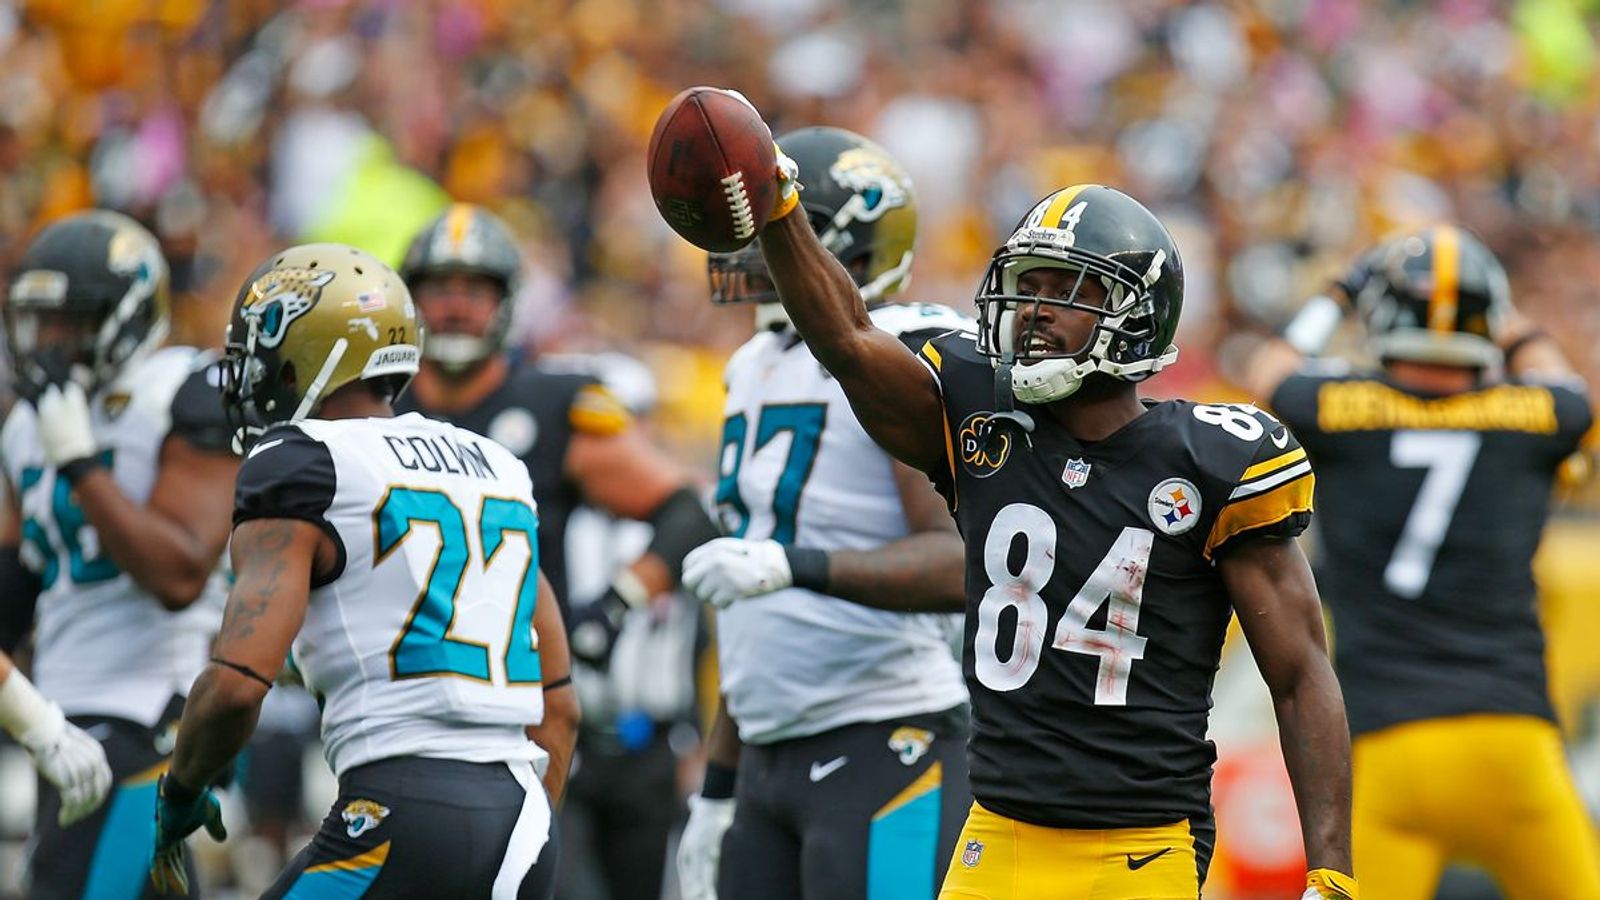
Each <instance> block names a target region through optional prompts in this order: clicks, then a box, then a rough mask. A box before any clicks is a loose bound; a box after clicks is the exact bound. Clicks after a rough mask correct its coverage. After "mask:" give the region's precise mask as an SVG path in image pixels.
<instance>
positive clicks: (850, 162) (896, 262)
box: [707, 127, 917, 329]
mask: <svg viewBox="0 0 1600 900" xmlns="http://www.w3.org/2000/svg"><path fill="white" fill-rule="evenodd" d="M777 141H778V146H780V147H782V148H783V152H784V153H786V154H788V156H789V157H790V158H792V159H793V160H794V161H795V162H796V163H797V164H798V165H799V167H800V179H801V183H802V184H803V186H804V188H803V190H801V192H800V206H801V208H802V209H803V210H805V213H806V218H807V219H809V220H810V222H811V227H812V229H813V230H815V231H816V233H817V236H818V237H819V238H820V239H821V241H822V246H823V247H825V248H827V250H828V252H830V253H832V254H833V255H834V257H835V258H837V259H838V260H839V262H841V263H843V264H844V267H845V268H846V269H848V270H849V271H850V274H851V276H852V277H853V278H854V279H855V282H856V284H857V285H859V286H860V288H861V296H862V297H863V298H864V299H865V300H866V301H867V304H868V305H869V306H870V305H873V304H876V303H879V302H882V301H884V300H887V299H889V298H891V297H893V296H894V295H896V294H898V293H899V292H901V291H903V290H904V289H905V287H906V285H907V284H909V283H910V281H911V261H912V256H913V253H912V245H913V244H915V243H916V238H917V197H916V192H915V191H914V190H913V189H912V186H911V178H910V177H909V176H907V175H906V173H905V170H903V169H901V168H900V164H899V163H897V162H895V161H894V158H893V157H891V156H890V155H889V153H888V151H886V150H884V149H883V148H882V147H880V146H878V145H877V144H875V143H873V142H872V141H869V140H867V139H866V138H864V137H862V136H861V135H859V134H855V133H853V132H850V131H846V130H844V129H843V128H825V127H810V128H799V129H796V130H794V131H790V132H786V133H784V134H782V135H780V136H779V137H778V139H777ZM707 269H708V272H709V274H710V277H711V302H712V303H756V304H759V306H758V307H757V312H756V324H757V327H759V328H763V329H766V328H782V327H785V326H787V325H788V322H789V319H788V316H787V315H785V314H784V312H783V306H782V304H780V303H779V302H778V294H777V291H776V290H775V289H774V288H773V286H772V281H771V279H770V278H769V277H768V275H767V265H766V262H765V261H764V260H763V259H762V257H761V248H760V246H758V245H757V244H754V243H752V244H750V245H748V246H746V247H744V248H743V249H741V250H737V251H735V252H733V253H713V254H711V255H710V258H709V259H708V260H707Z"/></svg>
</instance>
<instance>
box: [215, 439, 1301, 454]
mask: <svg viewBox="0 0 1600 900" xmlns="http://www.w3.org/2000/svg"><path fill="white" fill-rule="evenodd" d="M281 443H283V438H278V439H277V440H275V441H267V442H266V443H265V444H257V445H255V446H254V447H251V448H250V455H249V456H247V457H245V458H246V459H255V457H256V454H258V453H261V452H262V451H264V450H271V449H272V448H273V447H276V446H278V445H279V444H281ZM1278 446H1280V447H1282V446H1283V445H1282V444H1279V445H1278Z"/></svg>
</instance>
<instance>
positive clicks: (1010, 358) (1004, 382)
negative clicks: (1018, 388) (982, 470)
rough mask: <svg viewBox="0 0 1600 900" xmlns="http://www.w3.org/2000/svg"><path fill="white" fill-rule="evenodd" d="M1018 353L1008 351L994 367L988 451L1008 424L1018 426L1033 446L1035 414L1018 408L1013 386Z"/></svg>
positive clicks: (987, 436) (1030, 446)
mask: <svg viewBox="0 0 1600 900" xmlns="http://www.w3.org/2000/svg"><path fill="white" fill-rule="evenodd" d="M1016 358H1017V354H1016V353H1015V352H1014V351H1010V350H1008V351H1006V352H1004V353H1003V354H1001V356H1000V364H999V365H997V366H995V367H994V415H992V416H990V417H989V433H988V434H987V435H985V436H984V439H983V441H984V449H985V450H986V451H987V450H989V449H991V448H992V445H993V444H994V443H996V442H998V441H999V440H1000V438H1001V436H1002V435H1003V431H1002V429H1003V428H1004V427H1006V426H1008V425H1009V426H1011V427H1015V428H1018V429H1020V430H1021V431H1022V439H1023V440H1024V441H1027V442H1028V447H1029V448H1030V449H1031V448H1032V447H1033V438H1032V437H1030V435H1031V433H1032V432H1033V427H1034V426H1033V416H1030V415H1028V414H1027V413H1025V412H1022V411H1021V410H1019V409H1017V394H1016V392H1015V391H1014V390H1012V387H1011V367H1012V366H1013V365H1015V363H1016Z"/></svg>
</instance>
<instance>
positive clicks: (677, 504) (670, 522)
mask: <svg viewBox="0 0 1600 900" xmlns="http://www.w3.org/2000/svg"><path fill="white" fill-rule="evenodd" d="M650 524H651V526H652V527H654V528H655V536H654V537H652V538H651V539H650V546H649V547H648V548H647V549H648V551H649V552H650V553H654V554H655V555H656V556H659V557H661V560H662V562H665V563H666V564H667V569H668V571H670V572H671V573H672V581H673V583H674V584H676V583H677V581H678V579H679V578H681V577H682V576H683V558H684V557H685V556H688V555H689V551H690V550H693V549H694V548H696V547H698V546H700V545H701V544H704V543H705V542H706V541H709V540H711V539H712V538H715V537H718V536H720V535H721V532H719V531H718V530H717V526H716V523H714V522H712V521H711V516H710V515H708V514H707V513H706V508H705V507H704V506H702V505H701V503H700V497H699V495H698V494H696V493H695V491H694V489H693V488H687V487H686V488H682V489H680V490H678V491H675V492H673V494H672V495H671V496H670V497H668V498H667V499H666V500H665V501H663V502H662V504H661V505H660V506H659V507H657V508H656V511H655V514H654V515H652V516H651V517H650Z"/></svg>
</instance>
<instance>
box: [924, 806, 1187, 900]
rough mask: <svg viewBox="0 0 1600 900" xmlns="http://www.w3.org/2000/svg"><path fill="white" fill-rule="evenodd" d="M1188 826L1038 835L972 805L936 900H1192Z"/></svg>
mask: <svg viewBox="0 0 1600 900" xmlns="http://www.w3.org/2000/svg"><path fill="white" fill-rule="evenodd" d="M1199 882H1200V875H1199V871H1198V869H1197V867H1196V864H1195V848H1194V836H1193V835H1192V834H1191V833H1190V831H1189V823H1188V822H1187V821H1184V822H1174V823H1172V824H1170V825H1157V826H1152V827H1149V828H1102V829H1088V828H1045V827H1042V826H1039V825H1029V824H1026V823H1024V822H1018V821H1015V820H1013V819H1008V818H1006V817H1005V816H1001V815H998V814H996V813H993V812H990V811H989V810H987V809H984V808H983V807H982V806H979V805H978V804H976V803H974V804H972V810H971V811H970V812H969V813H968V814H967V824H966V827H964V828H962V829H961V837H960V838H958V839H957V840H956V849H955V856H954V858H953V859H951V861H950V871H949V873H948V874H946V875H945V879H944V887H943V889H942V890H940V892H939V898H940V900H1037V898H1046V897H1048V898H1050V900H1195V898H1196V897H1198V896H1199V895H1200V883H1199Z"/></svg>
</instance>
